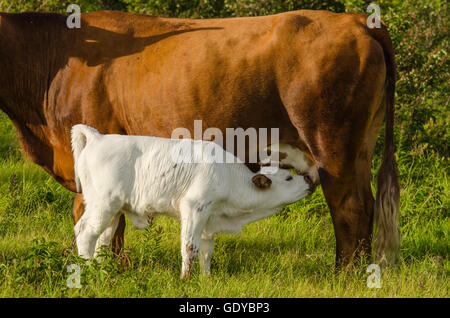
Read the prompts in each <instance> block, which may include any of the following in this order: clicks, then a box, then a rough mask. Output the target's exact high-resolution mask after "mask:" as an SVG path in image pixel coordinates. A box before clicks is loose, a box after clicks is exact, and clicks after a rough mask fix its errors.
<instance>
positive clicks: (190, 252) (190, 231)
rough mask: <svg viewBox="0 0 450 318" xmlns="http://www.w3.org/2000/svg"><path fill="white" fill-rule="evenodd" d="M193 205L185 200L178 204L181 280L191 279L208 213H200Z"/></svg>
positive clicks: (205, 210) (204, 211) (204, 210)
mask: <svg viewBox="0 0 450 318" xmlns="http://www.w3.org/2000/svg"><path fill="white" fill-rule="evenodd" d="M196 206H200V205H196V204H194V203H191V202H189V201H187V200H185V201H183V202H182V203H181V204H180V212H181V257H182V260H183V263H182V268H181V279H186V278H190V277H191V271H192V268H193V265H194V262H195V260H196V259H197V256H198V253H199V250H200V243H201V242H200V241H201V234H202V232H203V230H204V228H205V225H206V221H207V219H208V215H209V213H208V212H209V211H207V208H204V209H203V210H202V211H200V210H199V209H198V208H196Z"/></svg>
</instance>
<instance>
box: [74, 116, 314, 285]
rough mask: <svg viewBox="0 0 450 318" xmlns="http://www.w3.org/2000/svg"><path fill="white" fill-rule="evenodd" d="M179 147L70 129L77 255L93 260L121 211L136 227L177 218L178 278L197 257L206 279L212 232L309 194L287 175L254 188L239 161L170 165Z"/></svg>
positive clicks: (234, 228) (207, 157)
mask: <svg viewBox="0 0 450 318" xmlns="http://www.w3.org/2000/svg"><path fill="white" fill-rule="evenodd" d="M180 142H181V140H179V139H165V138H156V137H144V136H122V135H101V134H99V133H98V132H97V131H96V130H95V129H93V128H90V127H88V126H84V125H76V126H74V127H73V128H72V147H73V151H74V159H75V171H76V176H75V179H76V180H78V182H79V184H80V185H81V188H82V191H83V198H84V203H85V212H84V214H83V216H82V217H81V219H80V220H79V222H78V223H77V224H76V226H75V234H76V241H77V246H78V252H79V254H80V255H81V256H82V257H85V258H90V257H92V256H94V254H95V252H96V249H97V248H98V247H100V246H101V245H106V244H108V243H109V242H110V240H111V236H112V234H113V233H114V231H115V229H116V227H117V223H118V222H117V221H118V216H119V215H120V214H121V213H124V214H126V215H127V217H128V218H129V219H130V220H131V222H132V223H133V225H134V226H136V227H138V228H141V229H142V228H145V227H146V226H147V225H148V217H150V216H156V215H161V214H163V215H168V216H171V217H175V218H178V219H180V220H181V254H182V258H183V264H182V277H187V276H189V275H190V270H191V267H192V264H193V262H194V260H195V258H196V257H197V254H198V252H199V251H200V261H201V267H202V269H203V271H204V272H205V273H206V274H208V273H209V264H210V260H211V256H212V253H213V249H214V246H213V245H214V243H213V236H214V234H215V233H218V232H240V231H241V229H242V227H243V226H244V225H246V224H248V223H250V222H254V221H257V220H259V219H262V218H264V217H268V216H270V215H272V214H274V213H276V212H277V211H279V210H280V209H281V208H283V207H284V206H286V205H287V204H290V203H293V202H296V201H298V200H300V199H302V198H304V197H306V196H307V195H308V194H309V185H308V184H307V182H305V180H304V178H303V177H301V176H297V175H292V174H290V172H289V171H287V170H282V169H279V170H278V171H277V172H276V173H275V174H270V175H267V177H268V178H270V179H271V180H272V184H271V186H270V187H269V188H266V189H260V188H258V187H257V186H256V185H255V184H254V183H253V182H252V177H253V176H255V175H256V174H254V173H252V172H251V171H250V170H249V169H248V168H247V167H246V166H245V165H244V164H243V163H234V164H223V163H215V162H212V163H211V161H212V160H211V157H212V155H211V154H210V153H209V152H206V153H205V154H203V156H202V157H201V158H199V154H198V153H194V154H193V155H192V158H191V159H193V160H192V162H195V163H175V162H174V160H173V158H172V157H173V156H172V154H173V152H174V148H176V147H177V145H178V146H179V144H180ZM184 142H186V140H184ZM189 142H190V143H191V144H192V145H197V146H198V145H200V146H201V148H202V149H205V147H206V146H208V147H209V148H208V149H212V148H213V149H214V153H215V155H214V158H217V153H218V152H219V153H222V155H223V156H225V155H230V154H229V153H226V152H225V151H224V150H223V148H221V147H220V146H218V145H216V144H214V143H212V142H207V141H194V140H190V141H189ZM211 147H212V148H211ZM194 157H195V158H194ZM194 159H195V160H194ZM287 179H291V180H287ZM100 235H101V237H100V238H99V236H100Z"/></svg>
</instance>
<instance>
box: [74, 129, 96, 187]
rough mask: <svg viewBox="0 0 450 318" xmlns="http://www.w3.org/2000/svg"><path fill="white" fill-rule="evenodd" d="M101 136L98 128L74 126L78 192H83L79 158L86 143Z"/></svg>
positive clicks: (75, 169)
mask: <svg viewBox="0 0 450 318" xmlns="http://www.w3.org/2000/svg"><path fill="white" fill-rule="evenodd" d="M99 136H100V133H99V132H98V130H97V129H95V128H92V127H89V126H86V125H81V124H80V125H75V126H73V127H72V131H71V137H72V152H73V161H74V173H75V185H76V187H77V192H81V185H80V178H79V176H78V158H79V157H80V154H81V152H82V151H83V149H84V148H85V147H86V144H87V143H88V142H89V141H90V140H92V139H94V138H95V139H96V138H98V137H99Z"/></svg>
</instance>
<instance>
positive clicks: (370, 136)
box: [0, 11, 400, 265]
mask: <svg viewBox="0 0 450 318" xmlns="http://www.w3.org/2000/svg"><path fill="white" fill-rule="evenodd" d="M366 18H367V16H366V15H355V14H335V13H331V12H327V11H295V12H287V13H282V14H278V15H271V16H265V17H252V18H232V19H211V20H192V19H168V18H159V17H151V16H145V15H136V14H128V13H121V12H111V11H104V12H93V13H87V14H83V15H82V22H81V28H80V29H68V28H67V27H66V16H64V15H60V14H43V13H21V14H7V13H1V14H0V107H1V109H2V110H3V111H5V112H6V114H7V115H8V116H9V117H10V118H11V120H12V122H13V123H14V125H15V127H16V128H17V131H18V134H19V138H20V141H21V144H22V146H23V149H24V151H25V153H26V154H27V155H28V156H29V157H30V158H31V159H32V160H33V161H34V162H35V163H37V164H38V165H40V166H42V167H43V168H44V169H45V170H46V171H47V172H48V173H49V174H51V175H52V176H53V177H54V178H55V179H56V180H57V181H58V182H59V183H61V184H62V185H63V186H65V187H66V188H68V189H70V190H72V191H75V184H74V175H73V159H72V152H71V148H70V134H69V132H70V129H71V127H72V126H73V125H74V124H78V123H84V124H88V125H90V126H93V127H96V128H97V129H98V130H99V131H100V132H102V133H121V134H139V135H151V136H160V137H169V136H170V135H171V132H172V130H173V129H175V128H177V127H186V128H188V129H191V130H192V128H193V121H194V119H202V120H203V125H204V127H203V128H208V127H217V128H219V129H221V130H222V131H225V129H226V128H227V127H243V128H244V129H246V128H248V127H255V128H261V127H265V128H276V127H278V128H280V142H281V143H284V144H290V145H292V146H294V147H297V148H299V149H300V150H301V151H303V152H304V153H305V154H306V155H307V156H308V157H309V158H310V159H311V160H312V161H313V162H314V163H315V165H316V166H317V168H318V170H319V176H320V182H321V184H322V187H323V191H324V194H325V197H326V200H327V203H328V205H329V207H330V210H331V216H332V219H333V224H334V229H335V235H336V261H337V265H342V264H348V263H351V262H352V260H354V259H355V255H361V254H364V255H365V256H366V257H367V256H368V255H370V254H371V237H372V228H373V218H374V215H375V220H376V221H377V224H378V228H379V232H378V236H377V238H376V243H377V245H376V257H377V259H387V260H390V259H392V258H393V257H394V256H395V255H396V252H397V250H398V247H399V244H400V236H399V231H398V226H397V211H398V202H399V186H398V180H397V172H396V163H395V159H394V146H393V120H394V90H395V66H394V56H393V51H392V45H391V40H390V37H389V35H388V32H387V30H386V28H385V27H384V26H382V27H381V28H379V29H376V28H374V29H369V28H368V27H367V26H366ZM385 113H386V134H385V150H384V158H383V163H382V166H381V168H380V172H379V175H378V192H377V198H376V201H374V199H373V197H372V193H371V188H370V165H371V159H372V154H373V150H374V146H375V142H376V139H377V136H378V134H379V131H380V128H381V126H382V123H383V118H384V115H385ZM82 212H83V205H82V195H81V194H78V195H77V196H76V199H75V204H74V219H75V222H76V221H77V219H78V218H79V217H80V215H81V213H82ZM124 226H125V222H124V219H122V220H121V226H120V227H119V229H118V230H117V232H116V243H117V246H118V248H120V246H121V245H122V243H123V241H122V240H123V230H124Z"/></svg>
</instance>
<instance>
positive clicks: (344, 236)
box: [319, 159, 374, 267]
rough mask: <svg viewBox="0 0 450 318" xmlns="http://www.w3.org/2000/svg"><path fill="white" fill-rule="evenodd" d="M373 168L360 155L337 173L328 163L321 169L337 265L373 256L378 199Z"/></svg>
mask: <svg viewBox="0 0 450 318" xmlns="http://www.w3.org/2000/svg"><path fill="white" fill-rule="evenodd" d="M369 172H370V165H369V164H367V162H366V160H360V159H358V160H357V162H355V163H354V164H350V165H346V168H345V169H342V170H341V171H339V172H338V174H337V175H333V174H331V173H329V172H328V171H327V169H326V166H325V167H323V168H320V169H319V174H320V180H321V184H322V188H323V192H324V194H325V198H326V200H327V203H328V205H329V207H330V211H331V217H332V220H333V226H334V231H335V237H336V265H337V267H341V266H343V265H347V264H353V263H354V262H355V261H356V260H358V259H360V258H361V257H362V258H363V259H364V260H369V258H370V256H371V241H372V229H373V211H374V210H373V209H374V199H373V196H372V192H371V189H370V178H369Z"/></svg>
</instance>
